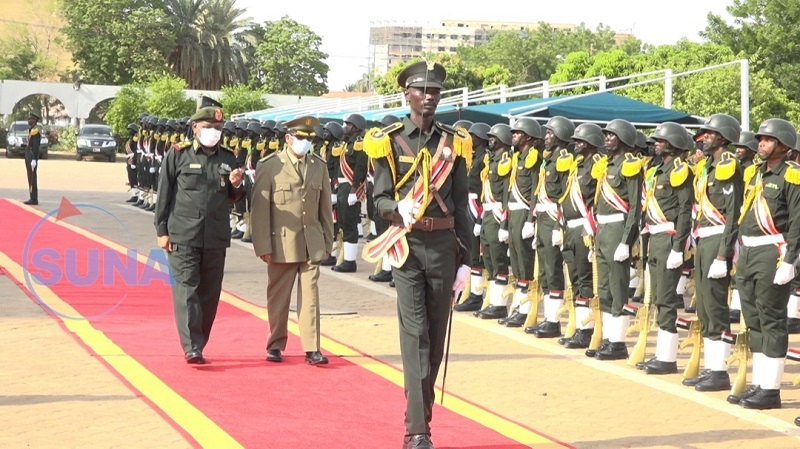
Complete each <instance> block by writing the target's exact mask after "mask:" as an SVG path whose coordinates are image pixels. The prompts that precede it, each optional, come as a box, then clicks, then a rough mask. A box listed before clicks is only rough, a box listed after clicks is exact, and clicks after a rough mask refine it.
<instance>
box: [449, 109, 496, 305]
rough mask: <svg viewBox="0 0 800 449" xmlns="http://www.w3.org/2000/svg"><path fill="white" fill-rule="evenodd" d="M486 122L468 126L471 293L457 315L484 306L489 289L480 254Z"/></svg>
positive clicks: (486, 139) (487, 143) (486, 160)
mask: <svg viewBox="0 0 800 449" xmlns="http://www.w3.org/2000/svg"><path fill="white" fill-rule="evenodd" d="M490 129H491V127H490V126H489V125H487V124H486V123H481V122H478V123H474V124H473V125H472V126H470V127H469V130H468V131H469V135H470V139H471V141H472V159H470V165H469V166H468V167H467V169H468V180H469V216H470V218H471V219H472V223H473V226H472V234H473V236H472V237H471V240H472V244H471V248H472V250H471V251H472V254H471V256H472V262H471V263H470V266H471V267H472V270H471V274H470V284H469V286H470V292H469V296H467V299H466V300H464V301H462V302H460V303H458V304H456V305H455V307H454V308H453V309H454V310H455V311H456V312H475V311H478V310H480V309H481V307H482V306H483V295H484V292H485V290H486V288H485V287H484V285H483V268H484V263H483V254H482V252H481V237H480V236H481V217H482V216H483V202H482V197H483V191H482V190H483V182H482V181H481V173H482V172H483V170H484V168H486V164H487V163H488V161H489V153H488V146H489V134H488V133H489V130H490Z"/></svg>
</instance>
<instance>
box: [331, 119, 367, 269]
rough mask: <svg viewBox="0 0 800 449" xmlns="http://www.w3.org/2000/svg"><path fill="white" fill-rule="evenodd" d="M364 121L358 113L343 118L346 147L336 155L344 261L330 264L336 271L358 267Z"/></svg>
mask: <svg viewBox="0 0 800 449" xmlns="http://www.w3.org/2000/svg"><path fill="white" fill-rule="evenodd" d="M366 127H367V121H366V120H365V119H364V117H362V116H361V115H359V114H350V115H348V116H347V117H346V118H345V119H344V134H345V140H346V141H347V148H346V149H345V151H344V152H343V153H342V154H341V156H339V164H338V165H337V171H336V173H337V178H338V184H337V187H336V215H337V223H338V224H339V227H340V228H341V229H342V233H343V236H344V261H343V262H342V263H341V264H339V265H334V266H333V267H331V269H332V270H333V271H336V272H339V273H354V272H355V271H356V270H357V269H358V265H357V264H356V257H358V238H359V237H360V235H359V232H358V225H359V223H361V200H362V199H363V198H364V195H365V194H366V182H367V162H368V158H367V155H366V154H365V153H364V151H363V150H364V141H363V138H364V131H365V130H366Z"/></svg>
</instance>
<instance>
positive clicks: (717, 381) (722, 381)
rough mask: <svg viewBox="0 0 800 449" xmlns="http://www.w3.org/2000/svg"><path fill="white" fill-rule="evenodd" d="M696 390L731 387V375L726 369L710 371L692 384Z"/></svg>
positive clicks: (720, 389)
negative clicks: (695, 383)
mask: <svg viewBox="0 0 800 449" xmlns="http://www.w3.org/2000/svg"><path fill="white" fill-rule="evenodd" d="M694 389H695V390H697V391H725V390H730V389H731V376H729V375H728V372H727V371H711V374H710V375H709V376H708V377H706V378H705V379H703V380H701V381H700V382H698V384H697V385H695V386H694Z"/></svg>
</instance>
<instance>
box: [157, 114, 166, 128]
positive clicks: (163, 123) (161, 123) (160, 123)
mask: <svg viewBox="0 0 800 449" xmlns="http://www.w3.org/2000/svg"><path fill="white" fill-rule="evenodd" d="M168 121H169V119H167V118H166V117H161V118H160V119H158V122H156V126H157V127H158V128H159V129H162V130H163V129H165V128H166V127H167V122H168Z"/></svg>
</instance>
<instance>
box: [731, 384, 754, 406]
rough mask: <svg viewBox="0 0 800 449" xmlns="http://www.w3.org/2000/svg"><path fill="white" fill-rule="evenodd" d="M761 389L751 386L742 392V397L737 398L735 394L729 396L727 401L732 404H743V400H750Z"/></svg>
mask: <svg viewBox="0 0 800 449" xmlns="http://www.w3.org/2000/svg"><path fill="white" fill-rule="evenodd" d="M760 389H761V387H759V386H758V385H750V386H749V387H747V389H746V390H744V392H742V395H741V396H736V395H735V394H729V395H728V397H727V399H726V400H727V401H728V402H730V403H731V404H738V403H740V402H742V399H747V398H749V397H750V396H752V395H754V394H756V392H757V391H758V390H760Z"/></svg>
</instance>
